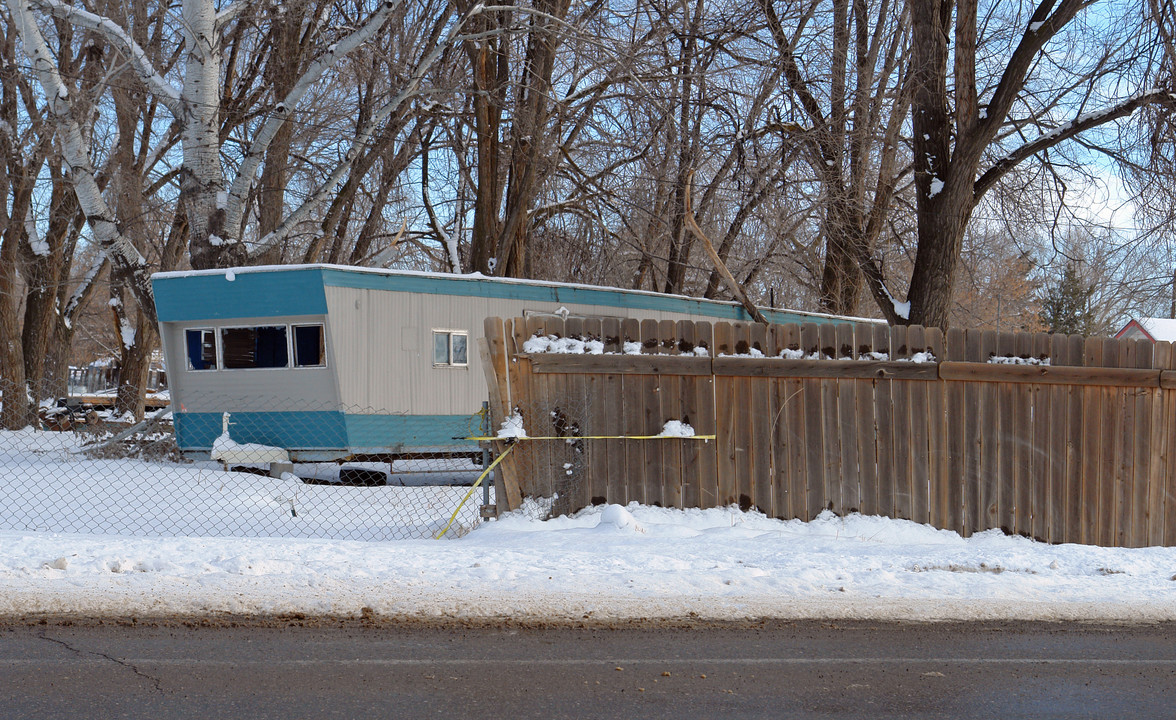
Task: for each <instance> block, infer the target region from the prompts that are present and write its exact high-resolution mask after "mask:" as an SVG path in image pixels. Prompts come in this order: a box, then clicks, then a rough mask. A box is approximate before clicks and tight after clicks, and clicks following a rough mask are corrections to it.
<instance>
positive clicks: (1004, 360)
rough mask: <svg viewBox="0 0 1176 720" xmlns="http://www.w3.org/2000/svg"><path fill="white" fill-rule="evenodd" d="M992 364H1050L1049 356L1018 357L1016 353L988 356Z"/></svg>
mask: <svg viewBox="0 0 1176 720" xmlns="http://www.w3.org/2000/svg"><path fill="white" fill-rule="evenodd" d="M988 362H989V363H990V364H992V365H1049V358H1047V357H1018V356H1016V355H993V356H991V357H989V358H988Z"/></svg>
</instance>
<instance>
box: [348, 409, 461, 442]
mask: <svg viewBox="0 0 1176 720" xmlns="http://www.w3.org/2000/svg"><path fill="white" fill-rule="evenodd" d="M346 422H347V438H348V440H349V441H350V447H351V448H353V449H358V448H389V449H392V450H396V449H397V448H398V447H399V446H404V447H414V446H415V447H422V446H443V445H474V444H476V443H475V441H473V440H467V439H466V438H468V437H471V436H476V435H480V434H481V433H482V430H481V427H480V422H481V418H480V417H479V416H477V415H348V416H347V418H346Z"/></svg>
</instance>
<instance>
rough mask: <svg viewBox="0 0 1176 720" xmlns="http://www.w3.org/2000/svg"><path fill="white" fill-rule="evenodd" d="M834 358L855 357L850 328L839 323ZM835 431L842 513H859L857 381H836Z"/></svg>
mask: <svg viewBox="0 0 1176 720" xmlns="http://www.w3.org/2000/svg"><path fill="white" fill-rule="evenodd" d="M836 338H837V352H838V357H848V358H851V359H852V358H854V357H856V353H855V352H854V337H853V325H850V324H849V323H842V324H840V325H837V326H836ZM837 413H838V418H839V420H838V423H837V431H838V435H839V438H840V443H839V444H840V445H841V487H840V489H839V490H838V494H839V495H840V496H841V506H842V508H844V509H843V510H842V512H847V513H848V512H859V511H860V510H861V507H862V500H861V490H860V487H859V482H860V475H859V469H858V442H859V440H858V437H859V435H860V434H861V433H860V432H859V429H858V424H857V382H856V381H854V380H845V379H839V380H837Z"/></svg>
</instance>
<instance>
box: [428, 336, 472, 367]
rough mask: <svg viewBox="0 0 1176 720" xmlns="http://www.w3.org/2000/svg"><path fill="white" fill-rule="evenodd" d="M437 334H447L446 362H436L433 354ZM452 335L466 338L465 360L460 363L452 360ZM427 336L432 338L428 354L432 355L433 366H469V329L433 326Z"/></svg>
mask: <svg viewBox="0 0 1176 720" xmlns="http://www.w3.org/2000/svg"><path fill="white" fill-rule="evenodd" d="M438 335H446V336H447V339H448V342H447V343H446V350H447V353H446V356H447V358H448V362H443V363H439V362H437V357H436V355H435V351H436V348H437V336H438ZM454 336H461V337H464V338H465V340H466V353H465V362H462V363H455V362H453V338H454ZM429 338H430V340H432V344H431V345H430V347H429V352H430V354H432V355H433V367H434V368H469V366H470V331H469V330H460V329H458V328H433V331H432V333H431V334H430V336H429Z"/></svg>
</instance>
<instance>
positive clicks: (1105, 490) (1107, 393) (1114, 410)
mask: <svg viewBox="0 0 1176 720" xmlns="http://www.w3.org/2000/svg"><path fill="white" fill-rule="evenodd" d="M1122 348H1123V343H1121V342H1120V341H1119V340H1116V339H1114V338H1106V339H1104V340H1103V362H1106V363H1110V364H1112V367H1122V360H1123V358H1121V356H1120V350H1121V349H1122ZM1100 395H1101V396H1102V407H1103V413H1102V422H1101V427H1100V438H1101V440H1100V443H1101V445H1102V447H1103V450H1104V452H1102V453H1101V454H1100V458H1099V475H1098V477H1096V478H1095V483H1096V488H1097V492H1098V494H1099V498H1098V516H1097V520H1096V525H1095V526H1096V528H1097V534H1096V535H1095V537H1096V538H1097V540H1096V542H1097V543H1099V544H1107V543H1111V542H1114V540H1115V536H1116V533H1115V524H1116V518H1117V517H1118V513H1117V512H1116V510H1117V507H1116V498H1115V491H1116V486H1117V485H1119V484H1121V478H1120V477H1119V475H1120V473H1121V470H1120V467H1119V462H1120V458H1121V457H1122V452H1123V448H1122V443H1121V442H1120V437H1119V434H1120V433H1121V432H1122V428H1123V415H1122V393H1121V392H1120V391H1119V389H1118V388H1113V387H1105V388H1103V389H1102V390H1101V392H1100Z"/></svg>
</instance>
